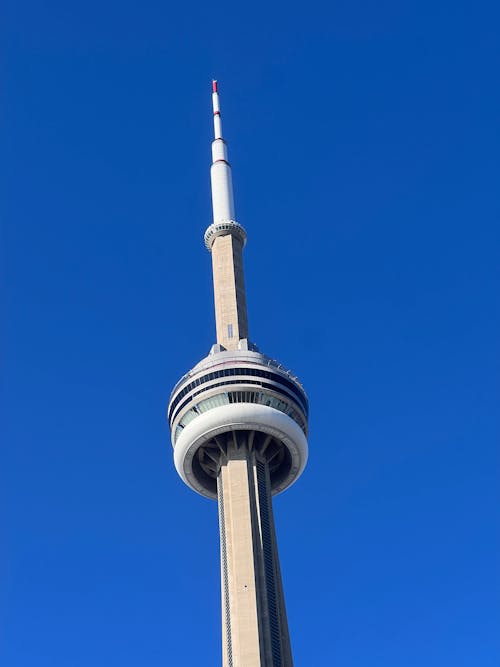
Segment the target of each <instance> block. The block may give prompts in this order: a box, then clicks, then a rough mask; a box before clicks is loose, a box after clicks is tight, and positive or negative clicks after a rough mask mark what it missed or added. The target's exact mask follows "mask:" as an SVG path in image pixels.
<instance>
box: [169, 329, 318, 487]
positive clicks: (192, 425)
mask: <svg viewBox="0 0 500 667" xmlns="http://www.w3.org/2000/svg"><path fill="white" fill-rule="evenodd" d="M242 342H243V341H242ZM214 347H216V346H214ZM307 417H308V401H307V397H306V394H305V391H304V389H303V387H302V385H301V384H300V383H299V381H298V380H297V378H295V377H294V376H293V375H292V374H291V373H290V372H288V371H286V370H285V369H284V368H283V367H282V366H281V365H280V364H278V363H277V362H276V361H273V360H272V359H270V358H269V357H266V356H265V355H263V354H261V353H260V352H257V351H254V350H229V351H216V352H214V353H211V354H210V355H209V356H208V357H206V358H205V359H202V361H200V363H199V364H197V365H196V366H195V367H194V368H193V369H192V370H191V371H190V372H189V373H188V374H187V375H185V376H184V377H183V378H182V379H181V380H180V381H179V382H178V383H177V385H176V386H175V388H174V390H173V392H172V395H171V398H170V403H169V406H168V419H169V423H170V429H171V433H172V445H173V447H174V461H175V467H176V469H177V472H178V473H179V475H180V476H181V478H182V479H183V480H184V482H186V484H187V485H188V486H190V487H191V488H192V489H193V490H194V491H197V492H198V493H200V494H201V495H203V496H207V497H208V498H215V499H216V498H217V477H218V475H219V473H220V468H221V465H223V464H224V463H225V462H227V460H228V458H230V457H231V456H232V455H235V454H237V452H238V451H239V450H242V449H246V450H248V452H249V453H252V454H253V455H255V457H256V458H257V459H258V460H260V461H262V462H263V463H266V464H267V465H268V466H269V475H270V483H271V493H272V494H273V495H275V494H277V493H280V492H281V491H284V490H285V489H287V488H288V487H289V486H290V485H291V484H293V483H294V482H295V480H296V479H297V478H298V477H299V476H300V475H301V473H302V471H303V470H304V467H305V465H306V462H307V453H308V450H307V439H306V438H307Z"/></svg>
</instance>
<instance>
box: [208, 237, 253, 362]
mask: <svg viewBox="0 0 500 667" xmlns="http://www.w3.org/2000/svg"><path fill="white" fill-rule="evenodd" d="M212 268H213V279H214V300H215V325H216V330H217V342H218V343H220V344H221V345H223V346H224V347H225V348H226V349H227V350H235V349H237V348H238V341H239V340H240V339H242V338H248V321H247V304H246V297H245V278H244V274H243V244H242V241H241V240H240V239H239V238H238V237H236V236H234V235H232V234H227V235H226V236H219V237H217V238H216V239H215V240H214V242H213V245H212Z"/></svg>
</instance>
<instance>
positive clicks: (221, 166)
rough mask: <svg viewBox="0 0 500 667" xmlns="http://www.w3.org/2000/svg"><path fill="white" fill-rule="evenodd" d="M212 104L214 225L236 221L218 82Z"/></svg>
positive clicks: (213, 88) (213, 84) (213, 86)
mask: <svg viewBox="0 0 500 667" xmlns="http://www.w3.org/2000/svg"><path fill="white" fill-rule="evenodd" d="M212 103H213V108H214V141H213V143H212V167H211V169H210V178H211V181H212V208H213V214H214V223H215V224H217V223H220V222H228V221H230V220H234V197H233V179H232V175H231V165H230V164H229V162H228V160H227V146H226V142H225V141H224V139H223V138H222V122H221V115H220V105H219V92H218V90H217V81H213V82H212Z"/></svg>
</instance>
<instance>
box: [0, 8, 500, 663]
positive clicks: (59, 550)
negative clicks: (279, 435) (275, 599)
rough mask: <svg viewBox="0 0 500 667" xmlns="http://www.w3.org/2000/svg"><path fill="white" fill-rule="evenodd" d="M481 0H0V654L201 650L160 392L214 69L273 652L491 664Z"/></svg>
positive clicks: (204, 530) (198, 197)
mask: <svg viewBox="0 0 500 667" xmlns="http://www.w3.org/2000/svg"><path fill="white" fill-rule="evenodd" d="M499 18H500V12H499V10H498V6H497V3H494V2H490V3H486V2H460V0H458V2H456V1H453V2H452V1H451V0H442V1H441V2H435V1H434V2H431V1H429V0H419V2H417V1H416V0H410V1H408V2H397V1H396V0H386V1H384V2H380V1H378V2H375V1H373V2H368V0H352V1H350V2H347V1H346V0H339V1H337V0H334V1H333V2H329V3H326V2H325V3H318V2H316V1H315V0H312V2H308V3H303V2H301V3H296V2H290V1H287V2H282V3H276V2H274V3H273V2H271V3H269V2H262V1H261V0H253V1H252V2H247V3H238V2H226V1H224V0H223V1H221V2H214V3H208V2H203V3H202V2H191V3H190V2H178V3H175V4H174V3H172V2H169V1H168V0H166V1H165V0H164V1H161V2H160V0H154V1H150V0H142V1H141V2H139V0H121V1H120V2H118V0H101V1H99V2H97V0H85V2H84V1H83V0H72V2H67V0H64V1H63V0H47V1H46V2H35V1H34V0H7V3H6V4H5V5H4V7H3V10H2V20H1V23H2V24H3V28H2V32H3V38H2V42H3V44H4V46H3V48H2V63H3V65H2V70H3V72H4V73H3V85H2V95H1V101H2V113H1V120H0V122H1V153H2V156H3V160H2V163H3V164H2V174H1V179H0V181H1V183H2V195H1V202H2V204H1V210H2V219H3V222H2V232H1V241H2V250H1V260H2V267H3V268H2V269H1V282H2V301H3V304H4V310H5V313H6V317H5V318H2V319H3V320H4V322H5V323H6V325H5V327H3V329H4V333H3V334H2V348H3V350H4V355H3V360H2V375H3V376H4V389H3V393H2V396H3V398H2V406H3V409H2V412H4V413H5V414H4V418H3V419H2V421H3V426H2V432H3V434H4V436H3V438H2V442H1V452H2V463H1V473H0V474H1V491H0V501H1V505H0V506H1V508H2V512H1V521H0V531H1V543H2V545H3V546H2V548H1V552H0V568H1V572H2V582H3V583H2V585H1V593H0V625H1V627H2V631H1V634H0V663H1V664H2V666H3V667H113V666H114V665H119V666H120V667H160V666H161V667H165V665H185V666H186V667H189V666H196V667H199V666H200V665H203V666H205V665H207V666H212V665H213V666H217V665H219V664H220V617H219V614H220V611H219V609H220V602H219V556H218V529H217V514H216V505H215V503H213V502H210V501H208V500H205V499H202V498H201V497H199V496H197V495H195V494H194V493H192V492H191V491H189V490H188V488H187V487H185V486H184V485H183V483H182V482H181V481H180V479H179V478H178V477H177V475H176V473H175V470H174V467H173V463H172V451H171V446H170V441H169V434H168V429H167V424H166V420H165V410H166V405H167V402H168V398H169V394H170V390H171V388H172V387H173V385H174V384H175V382H176V381H177V380H178V379H179V377H180V376H181V375H182V374H183V373H184V372H186V371H187V370H188V369H189V368H190V367H191V366H193V365H194V364H195V363H196V362H198V361H199V360H200V359H201V357H203V356H204V355H205V354H206V353H207V352H208V350H209V348H210V346H211V344H212V342H213V341H214V317H213V304H212V294H211V273H210V256H209V254H208V253H207V252H206V250H205V248H204V245H203V232H204V230H205V228H206V226H207V225H208V224H209V222H210V215H211V209H210V191H209V163H210V141H211V123H212V113H211V99H210V84H211V79H212V77H216V78H218V79H219V82H220V90H221V100H222V105H223V106H222V108H223V114H224V127H225V134H226V136H227V139H228V142H229V151H230V159H231V162H232V164H233V173H234V184H235V198H236V209H237V214H238V219H239V221H240V222H241V223H242V224H244V225H245V227H246V229H247V231H248V234H249V241H248V244H247V247H246V250H245V263H246V277H247V284H248V302H249V316H250V334H251V338H252V339H253V340H254V341H255V342H256V343H257V344H258V345H259V346H260V348H261V350H263V351H264V352H266V353H267V354H269V355H271V356H273V357H276V358H278V359H279V360H281V361H282V362H283V363H284V364H285V365H287V366H288V367H290V368H291V369H293V371H294V372H295V373H296V374H297V375H298V376H299V377H300V378H301V380H302V381H303V383H304V385H305V387H306V390H307V392H308V394H309V398H310V403H311V421H310V460H309V465H308V468H307V469H306V471H305V473H304V475H303V477H302V478H301V480H300V481H299V482H298V483H297V484H296V485H295V486H294V487H293V489H291V490H290V491H288V492H287V493H285V494H284V495H283V496H280V497H278V498H277V499H276V503H275V512H276V520H277V530H278V539H279V544H280V553H281V560H282V569H283V576H284V582H285V591H286V597H287V604H288V613H289V622H290V628H291V634H292V644H293V648H294V654H295V659H296V665H297V667H311V666H326V667H328V666H330V665H331V666H333V667H379V666H380V667H446V666H448V665H453V667H497V665H498V664H499V658H500V651H499V647H498V642H497V640H496V635H497V631H498V620H499V619H498V606H497V592H496V591H497V589H495V571H494V562H495V558H496V554H495V534H494V526H495V522H496V518H497V511H496V506H497V504H498V494H497V493H496V491H495V482H496V480H495V463H496V462H495V452H494V433H495V430H494V408H495V404H494V375H495V368H494V363H493V362H494V332H495V322H496V320H497V318H496V315H495V294H496V290H497V289H498V280H497V275H496V270H495V261H496V246H497V244H498V237H497V232H496V225H497V224H498V222H497V221H498V212H499V210H498V209H499V206H498V195H497V190H498V177H499V162H498V156H499V148H500V146H499V143H500V141H499V134H498V112H499V106H500V105H499V101H500V98H499V94H498V71H499V64H500V58H499V51H498V33H497V27H498V21H499Z"/></svg>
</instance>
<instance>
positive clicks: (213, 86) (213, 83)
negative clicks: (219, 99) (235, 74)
mask: <svg viewBox="0 0 500 667" xmlns="http://www.w3.org/2000/svg"><path fill="white" fill-rule="evenodd" d="M212 92H213V93H216V92H217V79H214V80H213V81H212Z"/></svg>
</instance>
